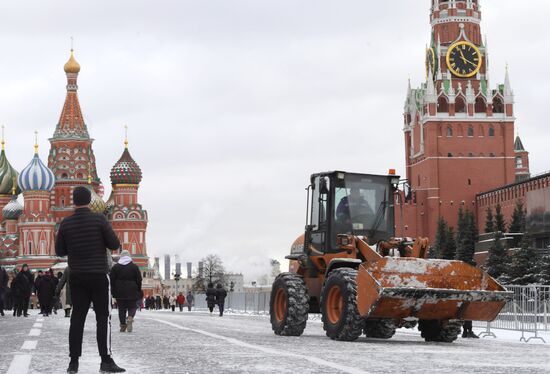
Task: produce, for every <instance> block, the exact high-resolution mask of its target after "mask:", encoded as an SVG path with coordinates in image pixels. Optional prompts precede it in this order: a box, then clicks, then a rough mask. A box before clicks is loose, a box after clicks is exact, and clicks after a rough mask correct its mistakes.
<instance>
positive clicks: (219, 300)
mask: <svg viewBox="0 0 550 374" xmlns="http://www.w3.org/2000/svg"><path fill="white" fill-rule="evenodd" d="M226 297H227V291H226V290H225V288H223V286H222V284H221V283H218V285H217V286H216V304H218V308H219V309H220V317H223V308H224V305H225V298H226Z"/></svg>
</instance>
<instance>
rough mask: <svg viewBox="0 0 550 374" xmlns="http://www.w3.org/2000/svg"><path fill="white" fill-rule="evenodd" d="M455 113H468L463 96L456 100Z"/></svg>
mask: <svg viewBox="0 0 550 374" xmlns="http://www.w3.org/2000/svg"><path fill="white" fill-rule="evenodd" d="M455 112H456V113H466V102H465V101H464V98H462V97H461V96H459V97H457V98H456V101H455Z"/></svg>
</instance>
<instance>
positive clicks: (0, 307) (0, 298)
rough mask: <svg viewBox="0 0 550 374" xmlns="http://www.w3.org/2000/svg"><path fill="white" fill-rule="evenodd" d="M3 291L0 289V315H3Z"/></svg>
mask: <svg viewBox="0 0 550 374" xmlns="http://www.w3.org/2000/svg"><path fill="white" fill-rule="evenodd" d="M4 295H5V292H4V289H3V288H1V287H0V313H4Z"/></svg>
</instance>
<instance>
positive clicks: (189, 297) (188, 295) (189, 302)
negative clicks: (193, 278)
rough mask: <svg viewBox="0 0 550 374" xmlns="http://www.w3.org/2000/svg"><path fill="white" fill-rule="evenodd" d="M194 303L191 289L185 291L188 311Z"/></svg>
mask: <svg viewBox="0 0 550 374" xmlns="http://www.w3.org/2000/svg"><path fill="white" fill-rule="evenodd" d="M194 303H195V296H193V294H192V293H191V291H188V292H187V310H188V311H189V312H190V311H191V308H192V307H193V304H194Z"/></svg>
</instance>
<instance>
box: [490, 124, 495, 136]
mask: <svg viewBox="0 0 550 374" xmlns="http://www.w3.org/2000/svg"><path fill="white" fill-rule="evenodd" d="M489 136H490V137H493V136H495V128H494V127H493V126H491V127H489Z"/></svg>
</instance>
